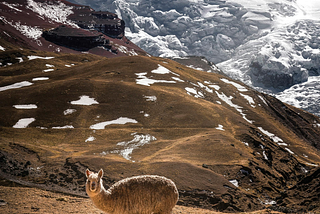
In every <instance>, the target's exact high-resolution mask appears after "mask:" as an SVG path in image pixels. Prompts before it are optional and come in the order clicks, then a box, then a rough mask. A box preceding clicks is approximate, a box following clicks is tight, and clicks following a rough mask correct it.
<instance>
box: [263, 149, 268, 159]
mask: <svg viewBox="0 0 320 214" xmlns="http://www.w3.org/2000/svg"><path fill="white" fill-rule="evenodd" d="M262 155H263V157H264V159H266V160H268V156H267V154H266V151H263V152H262Z"/></svg>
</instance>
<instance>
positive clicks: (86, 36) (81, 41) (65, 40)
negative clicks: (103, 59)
mask: <svg viewBox="0 0 320 214" xmlns="http://www.w3.org/2000/svg"><path fill="white" fill-rule="evenodd" d="M42 36H43V37H44V38H45V39H46V40H48V41H50V42H53V43H55V44H59V45H63V46H66V47H69V48H71V49H76V50H80V51H85V50H88V49H90V48H93V47H96V46H103V47H106V48H108V49H110V48H111V46H110V45H109V40H107V39H106V38H104V36H103V34H102V33H98V32H97V31H89V30H84V29H77V28H71V27H68V26H65V25H61V26H59V27H57V28H55V29H53V30H49V31H45V32H43V34H42Z"/></svg>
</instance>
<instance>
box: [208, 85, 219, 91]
mask: <svg viewBox="0 0 320 214" xmlns="http://www.w3.org/2000/svg"><path fill="white" fill-rule="evenodd" d="M208 86H209V87H210V88H213V89H215V90H216V91H219V89H220V86H218V85H208Z"/></svg>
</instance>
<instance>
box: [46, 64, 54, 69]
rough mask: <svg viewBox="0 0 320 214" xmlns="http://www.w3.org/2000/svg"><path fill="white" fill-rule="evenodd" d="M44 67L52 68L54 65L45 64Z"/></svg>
mask: <svg viewBox="0 0 320 214" xmlns="http://www.w3.org/2000/svg"><path fill="white" fill-rule="evenodd" d="M46 67H48V68H53V67H54V65H50V64H46Z"/></svg>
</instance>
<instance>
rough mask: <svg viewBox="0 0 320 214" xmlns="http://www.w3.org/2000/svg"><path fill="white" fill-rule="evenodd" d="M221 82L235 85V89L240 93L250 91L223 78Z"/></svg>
mask: <svg viewBox="0 0 320 214" xmlns="http://www.w3.org/2000/svg"><path fill="white" fill-rule="evenodd" d="M221 81H223V82H225V83H227V84H231V85H233V86H234V87H236V88H237V89H238V91H241V92H246V91H248V89H246V88H245V87H244V86H242V85H240V84H239V83H236V82H233V81H230V80H227V79H225V78H222V79H221Z"/></svg>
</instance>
